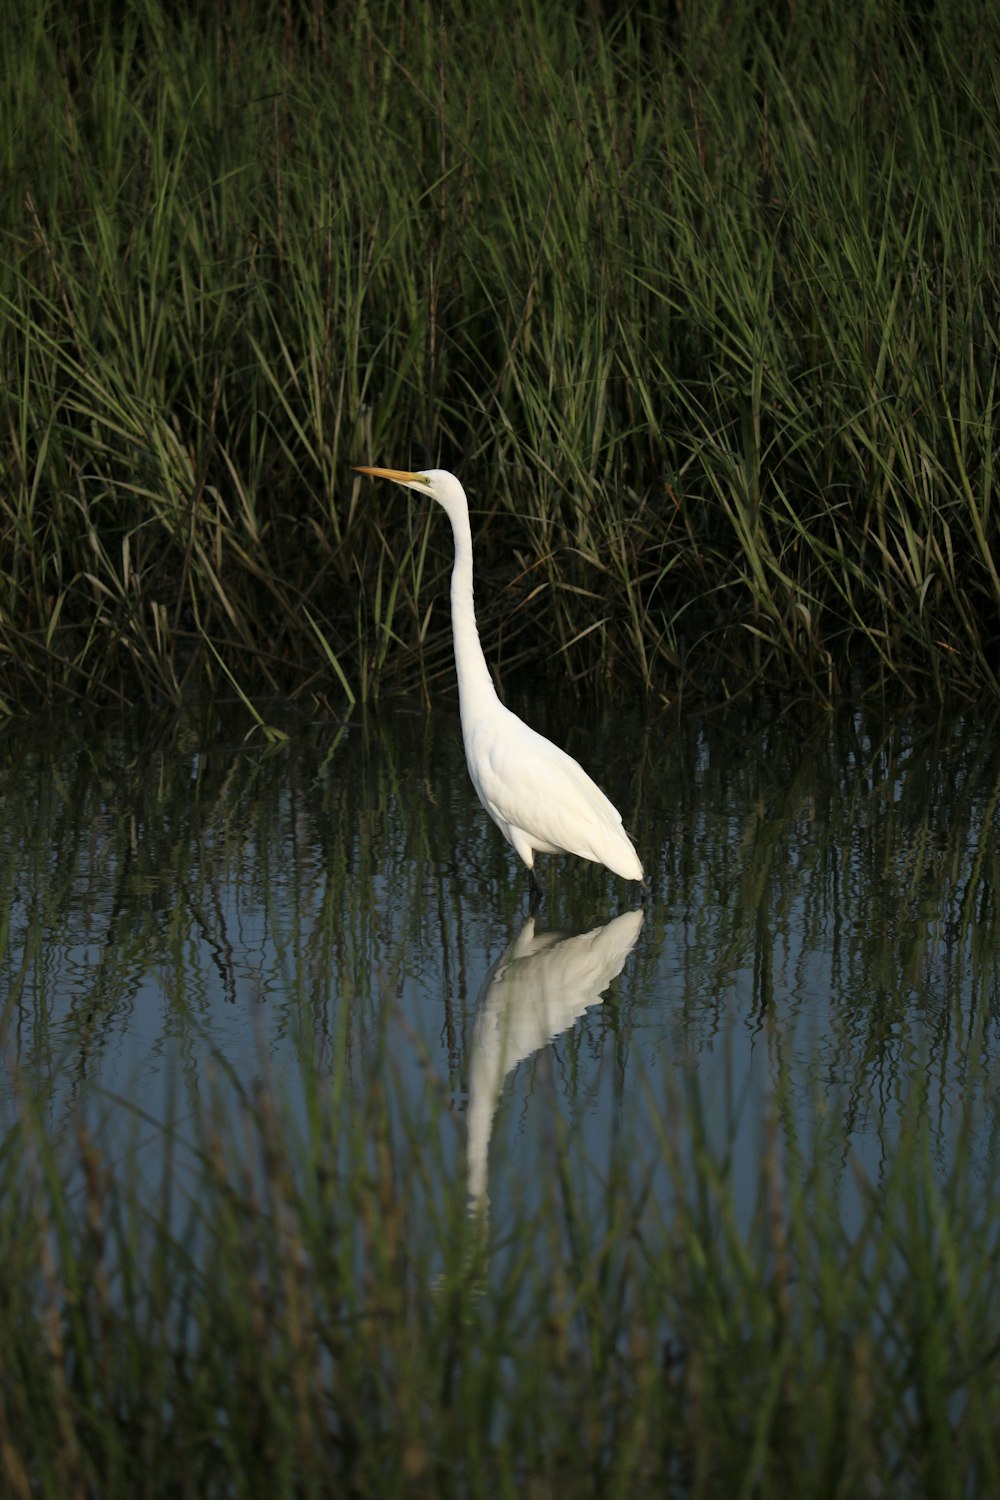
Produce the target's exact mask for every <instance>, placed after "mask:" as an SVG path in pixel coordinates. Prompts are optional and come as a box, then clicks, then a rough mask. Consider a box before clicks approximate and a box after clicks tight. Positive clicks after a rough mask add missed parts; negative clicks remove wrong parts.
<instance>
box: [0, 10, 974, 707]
mask: <svg viewBox="0 0 1000 1500" xmlns="http://www.w3.org/2000/svg"><path fill="white" fill-rule="evenodd" d="M968 20H969V13H968V7H966V6H964V5H962V4H959V3H958V0H952V3H950V4H944V5H941V6H937V7H935V8H934V10H933V12H932V13H929V14H927V15H922V16H921V17H920V18H909V16H908V14H907V13H906V12H905V9H904V8H901V7H899V6H898V5H896V4H892V3H889V0H885V3H879V4H876V5H862V4H860V3H859V4H854V5H849V6H848V7H847V8H846V10H845V8H844V7H843V6H834V5H830V4H821V5H815V6H809V7H806V8H804V9H801V10H798V11H795V12H794V13H790V14H789V15H787V16H786V15H783V14H781V13H779V12H774V13H773V14H768V15H760V14H758V13H757V12H754V11H746V10H745V8H743V7H739V6H732V5H727V4H719V5H714V6H708V7H706V6H703V5H698V6H694V5H691V6H687V5H682V6H680V7H675V8H674V10H673V11H672V12H671V14H670V16H669V17H667V18H665V19H662V20H655V19H654V18H653V17H652V16H651V15H649V14H647V12H646V11H645V10H644V9H643V8H641V7H636V8H634V9H626V10H625V11H624V12H622V11H620V10H619V11H616V12H615V13H614V16H613V17H611V16H607V17H605V16H604V15H602V12H601V9H600V8H599V7H592V8H591V9H589V10H585V11H584V12H581V13H580V14H575V13H564V12H563V11H558V12H553V13H551V14H550V13H549V12H547V11H545V10H544V8H540V7H537V6H535V5H533V4H531V3H530V0H524V3H522V4H519V5H518V6H517V7H515V9H514V11H513V12H512V13H511V14H510V17H509V23H508V24H505V25H504V26H503V27H502V28H500V29H499V30H498V29H497V27H496V25H495V19H494V15H493V12H492V11H489V10H488V9H487V8H485V7H483V6H480V5H477V4H474V3H472V0H470V3H468V4H466V5H462V6H458V7H454V8H449V7H440V8H438V9H437V10H434V9H432V8H430V7H413V8H411V7H408V6H406V5H405V4H403V3H401V0H384V3H381V4H369V3H360V0H359V3H358V4H357V5H356V6H346V7H344V6H339V7H335V8H327V7H326V6H324V5H323V4H321V3H318V0H317V3H315V4H312V5H310V6H306V7H300V8H299V9H298V10H297V11H296V12H295V14H294V16H293V15H292V14H291V13H290V12H288V10H287V8H286V7H282V6H278V5H277V4H275V5H273V6H270V7H268V6H255V7H253V13H252V15H251V14H250V12H249V11H247V10H246V9H245V8H244V7H241V6H235V5H223V6H204V7H200V8H199V7H197V6H196V7H188V8H186V9H185V11H184V13H183V16H181V17H178V16H177V15H175V14H174V12H173V11H171V10H170V9H169V8H163V7H161V6H160V5H159V4H158V3H157V0H142V3H140V4H138V5H136V6H130V7H128V8H127V10H126V11H124V12H122V13H121V14H116V13H113V12H109V11H108V10H107V8H106V7H103V6H96V5H90V4H83V5H69V4H67V3H65V0H49V3H47V4H43V5H40V6H39V5H35V6H28V5H22V4H17V5H15V6H14V7H13V8H12V13H11V16H10V17H9V19H8V26H7V32H6V34H5V53H6V56H7V59H8V67H7V68H6V69H5V77H4V80H3V82H2V84H0V127H2V128H0V141H2V142H3V145H2V147H0V153H2V156H0V160H2V163H3V177H2V182H3V189H2V191H3V195H4V200H3V201H4V209H5V212H4V214H3V224H4V230H3V246H4V251H3V255H2V258H0V306H2V312H3V316H2V322H0V403H2V412H0V425H2V431H3V445H2V450H0V464H2V469H0V705H2V706H3V707H4V708H5V709H6V710H7V711H12V710H14V709H16V708H17V707H18V706H19V705H21V704H22V703H24V702H25V701H27V700H28V699H29V698H32V697H37V696H38V695H39V694H42V695H55V694H70V695H73V696H76V697H90V696H95V695H96V696H104V695H113V696H118V697H122V698H126V699H135V698H139V697H144V698H146V699H148V700H153V699H163V698H166V699H168V700H174V701H176V700H179V699H180V698H181V697H182V696H183V695H184V694H185V693H186V692H187V691H188V690H189V689H190V688H192V687H196V686H200V687H204V686H217V685H219V684H222V683H223V682H226V683H231V682H233V681H235V682H236V683H237V684H238V685H239V687H240V690H241V691H243V692H245V693H246V694H247V695H248V696H250V697H254V696H257V695H259V694H261V693H266V692H269V691H273V690H275V689H276V688H282V689H293V690H295V691H297V692H300V693H306V694H312V695H327V696H329V697H330V698H332V699H334V700H341V699H344V698H346V699H348V700H350V699H352V698H366V697H369V696H370V695H372V694H373V693H375V692H376V691H378V689H379V687H380V685H381V684H383V683H385V682H387V681H389V682H392V681H400V680H402V681H403V682H407V683H415V682H423V683H424V684H425V685H426V686H428V687H431V686H434V685H436V684H437V682H438V681H439V680H440V679H442V678H443V677H445V676H446V674H447V671H448V663H447V652H448V634H447V629H446V607H445V606H446V600H445V597H444V589H443V582H444V577H445V575H446V572H447V566H448V556H449V538H448V536H447V529H446V526H445V525H444V524H442V522H441V520H440V518H437V524H435V525H431V526H429V525H428V521H427V518H426V517H424V516H423V515H421V514H420V513H419V511H418V510H417V509H416V508H414V510H413V512H412V513H411V512H410V511H408V510H407V508H406V507H407V501H406V500H405V498H403V497H401V496H400V495H399V494H398V493H391V494H390V493H384V492H383V490H382V489H379V488H378V487H375V486H371V485H368V484H366V485H365V486H364V488H362V486H361V484H360V483H359V481H358V480H357V478H356V477H355V476H352V475H351V472H350V464H351V463H352V462H355V461H362V462H363V461H374V462H382V463H387V464H395V465H407V464H408V465H415V466H421V465H426V464H428V463H431V462H434V463H441V464H443V465H444V466H446V467H451V468H454V469H456V470H458V471H459V472H460V473H461V474H462V476H463V477H464V479H465V480H466V482H467V486H468V488H469V491H470V496H471V501H472V505H473V509H474V511H475V522H476V526H477V531H478V544H477V545H478V558H479V566H480V577H481V585H480V591H479V598H480V610H481V614H482V618H483V626H484V633H485V635H486V636H487V640H488V645H489V649H490V651H491V652H492V653H493V654H494V655H495V656H496V657H497V658H498V660H499V662H500V665H501V668H502V669H503V670H506V671H509V672H511V673H513V672H515V671H516V670H517V669H518V668H520V667H526V666H530V667H533V668H535V669H536V670H537V669H538V668H539V667H540V666H541V664H542V663H543V662H547V661H550V660H551V659H553V658H556V659H557V668H558V670H559V671H560V672H562V673H565V675H567V676H568V677H569V678H570V679H571V680H573V681H574V682H578V683H580V684H581V685H583V686H591V687H596V686H597V685H598V684H599V683H605V682H608V681H613V682H615V683H617V684H620V685H621V686H623V687H624V686H625V685H626V684H631V685H632V686H633V689H635V690H641V689H643V688H644V689H647V690H649V691H651V692H653V693H655V694H658V695H660V696H662V697H666V698H673V697H676V696H677V695H678V694H679V693H681V692H685V691H697V692H699V693H709V694H711V695H713V696H718V695H719V694H735V693H738V692H740V691H741V690H743V689H745V688H746V687H748V686H749V685H752V684H758V683H759V684H771V685H777V686H792V687H794V688H796V689H797V690H802V689H804V690H805V691H807V692H808V693H810V694H811V695H814V696H817V697H819V698H821V699H824V700H829V699H831V698H832V697H834V696H835V695H837V694H838V693H841V692H843V691H845V690H848V689H851V688H853V687H855V686H857V685H859V684H860V685H862V686H871V687H883V688H886V687H890V686H891V687H893V688H894V689H897V690H900V691H904V692H910V693H913V694H917V695H922V696H923V695H926V694H928V693H935V694H936V693H944V692H945V691H947V690H950V689H956V688H957V689H959V690H961V691H964V692H966V693H969V694H978V693H981V692H984V691H985V692H988V693H995V692H996V691H997V688H998V681H997V676H996V669H995V661H996V648H997V642H998V635H1000V629H998V624H1000V562H998V556H997V543H996V537H997V529H996V516H995V507H994V504H993V449H994V412H995V392H996V373H997V330H996V320H995V318H993V317H992V316H991V314H990V308H991V306H992V304H993V302H994V300H995V284H994V283H995V264H996V251H997V246H996V227H997V213H996V203H997V196H998V194H997V167H996V163H997V161H998V160H1000V139H998V136H1000V129H998V126H997V120H996V109H995V97H994V91H993V83H992V80H993V77H994V74H995V69H996V66H997V62H998V56H1000V46H998V23H997V21H996V18H995V17H994V16H993V14H992V12H991V11H989V10H988V9H987V11H986V12H985V13H984V14H982V15H979V14H978V13H977V18H976V24H975V25H970V24H968Z"/></svg>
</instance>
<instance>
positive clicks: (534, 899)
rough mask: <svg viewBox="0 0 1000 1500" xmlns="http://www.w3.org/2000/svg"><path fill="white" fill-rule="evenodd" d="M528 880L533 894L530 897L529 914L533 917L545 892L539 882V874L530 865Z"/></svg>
mask: <svg viewBox="0 0 1000 1500" xmlns="http://www.w3.org/2000/svg"><path fill="white" fill-rule="evenodd" d="M528 881H529V884H530V885H531V896H530V897H529V899H528V916H529V917H533V916H534V915H535V912H536V911H537V910H538V908H539V907H540V906H541V904H542V898H543V896H544V895H545V892H544V891H543V890H542V888H541V886H540V885H539V883H538V876H537V875H536V874H535V872H534V870H532V869H531V868H530V866H529V868H528Z"/></svg>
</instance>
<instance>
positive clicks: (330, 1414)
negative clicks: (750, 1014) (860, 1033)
mask: <svg viewBox="0 0 1000 1500" xmlns="http://www.w3.org/2000/svg"><path fill="white" fill-rule="evenodd" d="M344 1061H345V1059H344V1057H343V1056H341V1058H340V1061H339V1062H337V1064H336V1066H335V1068H334V1073H333V1082H332V1087H331V1080H330V1077H329V1075H323V1076H322V1078H320V1075H318V1074H317V1072H316V1070H315V1067H314V1065H313V1064H311V1063H307V1062H306V1060H305V1059H304V1060H303V1066H302V1074H301V1079H300V1080H298V1081H297V1082H296V1093H297V1094H298V1095H299V1096H300V1098H299V1102H298V1103H297V1105H296V1108H295V1109H294V1110H292V1109H291V1108H290V1107H289V1106H288V1105H287V1104H285V1103H283V1102H282V1097H281V1091H280V1090H277V1089H275V1088H274V1087H272V1086H270V1085H267V1084H265V1085H262V1086H258V1087H257V1088H256V1089H254V1090H248V1089H246V1088H245V1087H243V1086H241V1085H240V1084H239V1083H237V1082H236V1081H235V1080H234V1079H230V1080H228V1081H226V1080H225V1079H224V1078H223V1079H222V1080H220V1082H219V1083H218V1084H217V1085H216V1086H215V1088H214V1089H213V1088H212V1087H211V1086H206V1085H203V1086H202V1089H201V1090H200V1096H201V1104H200V1106H199V1108H198V1110H197V1111H196V1113H195V1114H194V1116H192V1115H191V1113H190V1111H185V1112H183V1113H184V1117H183V1118H181V1113H182V1112H181V1111H179V1110H178V1111H177V1116H176V1118H174V1119H173V1120H172V1121H170V1122H168V1124H167V1125H166V1127H163V1128H162V1146H163V1152H162V1156H161V1157H160V1158H159V1160H158V1165H157V1167H156V1169H155V1170H152V1171H151V1169H150V1167H149V1165H148V1160H147V1159H146V1158H145V1157H144V1156H143V1152H147V1153H148V1152H149V1150H150V1142H149V1137H150V1132H151V1129H153V1128H154V1127H152V1126H151V1125H150V1123H149V1122H144V1121H143V1120H142V1118H141V1115H140V1114H138V1113H137V1115H136V1122H135V1123H136V1129H135V1132H134V1134H135V1145H134V1147H133V1148H132V1149H131V1150H130V1151H125V1152H124V1153H123V1152H122V1149H121V1143H120V1141H121V1134H120V1131H119V1132H118V1133H117V1136H116V1143H115V1146H114V1147H110V1146H109V1142H108V1141H106V1140H105V1139H103V1138H102V1133H101V1129H100V1127H97V1128H94V1127H93V1126H91V1125H90V1124H88V1122H87V1120H86V1118H85V1114H84V1113H83V1112H81V1113H80V1114H79V1115H77V1116H76V1117H75V1119H72V1120H70V1121H69V1122H68V1128H67V1129H66V1130H65V1131H64V1132H63V1134H62V1138H61V1140H60V1141H59V1142H58V1144H53V1142H52V1138H51V1134H50V1132H49V1131H48V1130H47V1128H45V1126H44V1125H43V1123H42V1121H41V1119H40V1118H38V1117H36V1116H34V1115H33V1113H32V1111H31V1109H30V1105H29V1104H27V1103H26V1104H25V1106H24V1110H23V1116H22V1122H21V1124H20V1125H19V1126H18V1127H16V1128H15V1129H13V1130H11V1131H10V1132H9V1133H8V1134H7V1135H6V1136H5V1138H4V1140H3V1145H2V1151H0V1182H2V1186H3V1198H2V1203H3V1207H2V1210H0V1248H2V1251H3V1255H4V1265H5V1275H4V1280H3V1290H2V1291H0V1333H2V1335H3V1337H2V1344H0V1347H2V1350H3V1355H2V1362H0V1475H2V1486H3V1490H4V1493H5V1494H8V1495H11V1496H15V1497H18V1500H20V1497H22V1496H23V1497H27V1496H49V1495H51V1496H57V1495H58V1496H65V1495H81V1496H82V1495H87V1494H100V1495H102V1496H104V1497H107V1500H115V1497H117V1496H122V1497H126V1496H127V1497H128V1500H136V1497H142V1496H150V1497H152V1496H166V1495H170V1496H173V1495H191V1496H198V1497H199V1500H212V1497H217V1496H220V1497H221V1496H235V1495H255V1494H264V1493H270V1494H275V1495H280V1496H285V1495H289V1496H291V1495H296V1496H299V1495H317V1496H318V1495H325V1494H330V1493H340V1492H347V1493H351V1494H354V1495H357V1496H359V1497H363V1496H369V1495H370V1496H414V1497H416V1496H424V1495H427V1494H435V1495H441V1496H451V1495H454V1496H479V1495H481V1496H484V1497H485V1496H495V1495H497V1494H511V1495H513V1494H521V1493H525V1492H526V1491H527V1492H528V1493H539V1494H553V1495H555V1494H560V1495H565V1494H572V1495H612V1496H625V1495H628V1494H630V1493H634V1492H635V1488H636V1486H639V1487H640V1489H641V1490H645V1489H647V1488H648V1489H649V1491H650V1492H652V1490H653V1489H654V1487H655V1490H656V1492H657V1493H668V1494H685V1495H688V1494H698V1495H706V1496H715V1495H744V1494H745V1495H752V1494H781V1495H784V1494H801V1493H804V1492H807V1491H808V1492H810V1493H817V1494H837V1495H844V1496H854V1495H858V1496H860V1495H865V1494H870V1493H872V1492H873V1490H875V1491H881V1490H886V1489H891V1490H892V1491H893V1493H897V1494H913V1495H918V1494H935V1495H941V1496H949V1495H955V1496H958V1495H967V1494H983V1495H986V1494H991V1493H994V1492H995V1489H996V1485H997V1482H998V1480H1000V1464H998V1459H997V1447H996V1425H997V1417H998V1401H997V1392H996V1380H995V1378H994V1374H995V1364H996V1360H997V1350H998V1343H997V1330H998V1328H1000V1306H998V1295H1000V1294H998V1290H997V1280H996V1276H995V1260H996V1255H997V1253H998V1250H1000V1243H998V1235H1000V1221H998V1216H997V1211H996V1203H997V1201H998V1198H997V1188H998V1187H1000V1184H998V1183H997V1182H996V1181H995V1180H994V1178H995V1167H994V1169H993V1177H991V1178H990V1180H989V1181H985V1182H984V1181H980V1180H976V1179H975V1178H974V1174H972V1173H970V1172H968V1171H966V1170H964V1167H963V1169H962V1170H960V1171H959V1172H957V1173H956V1174H955V1175H954V1176H953V1177H951V1178H949V1179H946V1180H944V1181H942V1178H941V1174H940V1170H939V1168H937V1167H936V1166H935V1164H934V1162H933V1154H934V1144H933V1127H932V1126H931V1124H930V1123H929V1121H928V1117H927V1113H926V1101H925V1100H924V1099H922V1098H920V1097H919V1090H918V1091H917V1093H916V1095H915V1096H914V1097H913V1099H912V1100H911V1102H910V1104H909V1106H907V1107H906V1108H905V1109H904V1112H903V1121H902V1124H901V1127H900V1139H899V1142H898V1147H897V1150H896V1151H895V1153H894V1155H893V1157H892V1159H891V1161H890V1162H889V1163H887V1164H886V1166H885V1168H884V1170H883V1173H882V1175H881V1177H880V1179H879V1181H878V1182H874V1181H871V1180H868V1179H867V1178H866V1177H865V1176H864V1174H863V1173H861V1172H860V1169H858V1168H856V1167H855V1168H853V1169H852V1168H851V1167H850V1165H849V1166H848V1168H847V1170H846V1171H845V1168H844V1167H843V1166H840V1167H835V1166H834V1165H832V1163H833V1162H834V1161H835V1159H836V1157H837V1155H838V1154H839V1153H838V1150H836V1149H831V1147H832V1145H833V1143H832V1140H831V1141H827V1140H826V1139H825V1137H824V1136H823V1135H822V1134H820V1136H819V1137H818V1138H817V1139H816V1140H815V1141H812V1142H809V1143H806V1142H803V1141H802V1140H800V1139H798V1138H797V1136H796V1132H795V1128H794V1126H793V1125H791V1124H790V1123H789V1122H790V1121H791V1120H792V1119H793V1118H794V1113H793V1112H790V1111H789V1112H786V1111H785V1110H784V1108H783V1106H782V1102H781V1100H780V1098H777V1099H776V1100H775V1108H774V1111H773V1112H772V1113H771V1114H770V1115H769V1116H768V1117H767V1118H766V1119H765V1120H764V1122H763V1128H764V1131H765V1135H766V1139H765V1144H764V1150H763V1153H762V1156H761V1168H760V1178H759V1181H758V1182H757V1184H756V1187H755V1189H754V1191H753V1193H752V1196H751V1201H752V1209H751V1211H750V1213H749V1215H747V1214H745V1213H741V1210H740V1206H739V1205H740V1201H741V1199H742V1201H744V1202H745V1201H746V1198H747V1186H748V1185H747V1184H746V1183H740V1184H738V1183H737V1180H736V1170H735V1168H734V1166H733V1163H732V1159H731V1157H730V1158H727V1154H726V1153H725V1152H723V1153H722V1154H720V1153H719V1151H718V1148H717V1147H711V1146H710V1145H709V1144H708V1141H707V1137H706V1132H705V1129H704V1124H705V1121H706V1119H707V1118H708V1117H709V1116H710V1115H711V1114H712V1113H713V1112H715V1111H716V1110H717V1105H718V1101H715V1100H710V1099H705V1098H699V1097H697V1096H693V1097H692V1096H690V1095H688V1096H686V1097H685V1096H684V1095H683V1094H681V1093H680V1091H679V1090H678V1089H677V1087H676V1086H672V1085H670V1083H669V1082H667V1083H666V1087H665V1088H664V1087H663V1082H664V1081H663V1080H659V1079H649V1080H647V1086H648V1087H649V1088H650V1091H651V1094H655V1095H656V1096H657V1097H658V1098H660V1099H661V1100H662V1103H661V1105H660V1106H659V1111H657V1110H656V1109H655V1108H654V1110H653V1116H654V1118H655V1119H656V1120H657V1129H656V1131H655V1132H654V1138H653V1139H652V1140H650V1139H646V1140H644V1141H642V1142H638V1141H626V1140H624V1139H622V1140H619V1141H618V1142H617V1143H616V1144H614V1145H613V1146H612V1149H611V1152H610V1155H609V1158H608V1161H607V1162H602V1163H601V1164H600V1167H599V1168H598V1164H596V1163H594V1162H588V1161H586V1160H583V1159H581V1156H580V1152H579V1148H578V1147H577V1146H574V1145H573V1144H572V1143H571V1142H570V1141H569V1140H568V1139H564V1138H562V1137H558V1136H557V1139H556V1141H555V1143H554V1145H553V1148H552V1151H551V1153H550V1155H551V1160H549V1161H546V1163H545V1164H544V1166H545V1177H544V1183H543V1192H542V1197H541V1199H540V1201H539V1203H538V1204H537V1205H536V1206H534V1207H528V1206H527V1205H526V1204H517V1203H515V1205H514V1207H513V1208H512V1209H511V1210H510V1211H509V1212H508V1213H507V1214H505V1216H504V1219H503V1222H502V1223H501V1224H500V1225H499V1226H496V1227H494V1228H492V1229H490V1230H488V1231H487V1233H486V1234H485V1235H483V1234H481V1233H480V1232H479V1231H478V1230H477V1229H476V1226H475V1225H474V1224H473V1223H472V1222H470V1220H469V1219H468V1217H467V1213H466V1206H465V1200H464V1181H463V1177H462V1173H461V1172H460V1171H459V1172H457V1173H456V1172H455V1171H454V1169H453V1164H452V1159H453V1146H452V1143H453V1141H454V1137H455V1133H456V1130H457V1128H458V1122H457V1120H456V1119H455V1118H454V1116H453V1114H452V1112H451V1108H450V1106H449V1104H448V1102H447V1091H446V1090H445V1089H443V1088H442V1087H441V1085H440V1082H438V1081H433V1080H432V1081H430V1082H429V1084H428V1087H427V1090H426V1092H425V1093H424V1094H423V1096H421V1097H420V1098H419V1099H417V1100H416V1101H414V1100H412V1098H411V1102H410V1104H409V1106H408V1107H405V1108H404V1110H403V1113H402V1115H401V1114H400V1109H399V1106H398V1104H397V1107H396V1108H395V1109H394V1110H393V1111H392V1112H391V1113H390V1111H389V1109H388V1106H387V1091H389V1092H395V1091H396V1087H397V1082H398V1080H397V1079H396V1078H395V1076H394V1073H393V1067H392V1064H391V1063H389V1062H388V1057H387V1054H384V1053H383V1054H380V1055H377V1056H376V1062H377V1064H378V1071H377V1072H373V1073H371V1074H369V1075H368V1076H367V1077H366V1078H365V1079H364V1080H362V1081H360V1083H359V1080H358V1078H357V1077H356V1076H355V1077H353V1078H351V1079H350V1081H349V1082H348V1081H347V1073H346V1072H345V1070H344V1067H343V1063H344ZM744 1128H745V1127H744ZM442 1132H443V1133H442ZM143 1135H144V1136H145V1140H144V1141H143V1142H142V1144H141V1145H140V1137H142V1136H143ZM841 1149H842V1148H841ZM956 1159H957V1160H960V1159H961V1158H960V1156H959V1157H956ZM852 1170H853V1175H854V1178H855V1181H854V1184H853V1186H854V1190H855V1191H856V1192H857V1193H859V1195H860V1200H861V1203H862V1208H861V1211H860V1213H859V1214H857V1215H856V1216H855V1221H854V1222H853V1223H851V1224H850V1226H849V1227H848V1220H849V1215H848V1216H846V1217H845V1213H844V1199H845V1196H849V1194H847V1193H846V1188H847V1183H848V1179H850V1177H851V1175H852ZM595 1180H596V1181H598V1182H599V1184H600V1185H599V1188H597V1189H596V1190H595V1188H594V1186H593V1183H594V1181H595ZM588 1182H589V1183H590V1184H591V1186H590V1187H589V1188H585V1187H584V1186H583V1185H584V1184H585V1183H588Z"/></svg>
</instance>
